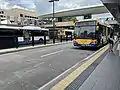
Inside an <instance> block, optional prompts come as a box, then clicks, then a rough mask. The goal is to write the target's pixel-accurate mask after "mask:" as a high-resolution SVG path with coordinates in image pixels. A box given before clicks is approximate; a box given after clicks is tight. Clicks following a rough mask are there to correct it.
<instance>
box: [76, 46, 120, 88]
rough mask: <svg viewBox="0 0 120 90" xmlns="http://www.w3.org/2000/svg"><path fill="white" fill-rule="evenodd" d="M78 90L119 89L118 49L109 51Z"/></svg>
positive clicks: (119, 66) (119, 62)
mask: <svg viewBox="0 0 120 90" xmlns="http://www.w3.org/2000/svg"><path fill="white" fill-rule="evenodd" d="M116 49H117V48H116ZM78 90H120V57H119V55H118V51H116V50H115V52H114V53H109V54H108V55H107V56H106V57H105V58H104V59H103V60H102V62H101V63H100V64H99V65H98V67H97V68H96V69H95V70H94V71H93V72H92V74H91V75H90V76H89V77H88V78H87V79H86V81H85V82H84V83H83V84H82V86H81V87H80V88H79V89H78Z"/></svg>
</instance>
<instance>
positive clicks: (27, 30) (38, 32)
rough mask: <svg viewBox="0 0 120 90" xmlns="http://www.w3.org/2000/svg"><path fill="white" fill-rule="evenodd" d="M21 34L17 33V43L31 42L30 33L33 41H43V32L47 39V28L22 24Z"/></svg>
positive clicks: (47, 39)
mask: <svg viewBox="0 0 120 90" xmlns="http://www.w3.org/2000/svg"><path fill="white" fill-rule="evenodd" d="M20 31H21V32H22V35H18V36H19V37H18V42H19V44H31V43H32V33H33V35H34V43H43V41H44V34H46V41H49V29H45V28H40V27H36V26H24V27H22V28H20Z"/></svg>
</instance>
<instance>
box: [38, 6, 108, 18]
mask: <svg viewBox="0 0 120 90" xmlns="http://www.w3.org/2000/svg"><path fill="white" fill-rule="evenodd" d="M108 12H109V11H108V9H107V8H106V7H104V5H102V4H100V5H93V6H86V7H83V8H80V9H74V10H67V11H61V12H56V13H55V17H68V16H83V15H87V14H102V13H108ZM39 17H40V18H51V17H53V14H52V13H50V14H45V15H40V16H39Z"/></svg>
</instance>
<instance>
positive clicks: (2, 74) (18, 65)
mask: <svg viewBox="0 0 120 90" xmlns="http://www.w3.org/2000/svg"><path fill="white" fill-rule="evenodd" d="M93 52H94V51H92V50H80V49H74V48H73V46H72V43H67V44H62V45H56V46H51V47H45V48H40V49H39V48H37V49H31V50H25V51H20V52H15V53H8V54H4V55H0V90H36V89H38V88H40V87H41V86H42V85H44V84H46V83H47V82H49V81H50V80H52V79H53V78H55V77H57V76H58V75H60V74H61V73H63V72H64V71H65V70H67V69H68V68H70V67H72V66H73V65H75V64H76V63H77V62H79V61H80V60H82V59H84V58H85V57H87V56H88V55H90V54H92V53H93Z"/></svg>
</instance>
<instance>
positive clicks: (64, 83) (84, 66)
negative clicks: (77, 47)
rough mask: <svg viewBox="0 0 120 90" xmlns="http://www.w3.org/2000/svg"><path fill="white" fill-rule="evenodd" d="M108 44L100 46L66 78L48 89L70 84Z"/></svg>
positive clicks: (59, 89)
mask: <svg viewBox="0 0 120 90" xmlns="http://www.w3.org/2000/svg"><path fill="white" fill-rule="evenodd" d="M108 48H109V45H107V46H105V47H104V48H102V50H101V51H99V53H97V54H96V55H94V56H93V57H91V58H90V59H89V60H87V61H86V62H85V63H84V64H82V65H81V66H80V67H78V68H77V69H76V70H74V71H73V72H72V73H71V74H69V75H68V76H67V77H66V78H64V79H63V80H61V81H60V82H59V83H58V84H56V85H55V86H53V87H52V88H51V89H50V90H64V89H65V88H66V87H67V86H69V85H70V83H72V82H73V81H74V80H75V79H76V78H77V77H78V76H79V75H80V74H81V73H82V72H83V71H85V70H86V69H87V68H88V67H89V66H90V65H91V64H92V63H94V62H95V61H96V60H97V59H98V58H99V57H100V56H101V55H102V54H103V53H104V52H105V51H106V50H108Z"/></svg>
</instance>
